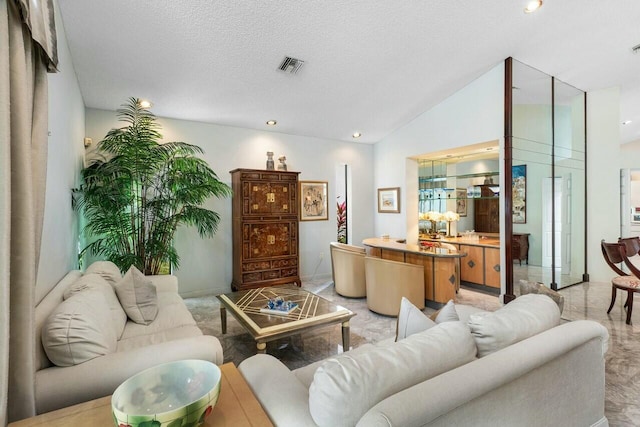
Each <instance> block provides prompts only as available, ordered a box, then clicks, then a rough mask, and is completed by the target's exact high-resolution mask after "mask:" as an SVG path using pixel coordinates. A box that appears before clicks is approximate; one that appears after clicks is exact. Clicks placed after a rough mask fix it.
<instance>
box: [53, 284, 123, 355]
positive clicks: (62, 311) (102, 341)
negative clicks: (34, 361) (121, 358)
mask: <svg viewBox="0 0 640 427" xmlns="http://www.w3.org/2000/svg"><path fill="white" fill-rule="evenodd" d="M41 338H42V346H43V347H44V351H45V352H46V353H47V357H48V358H49V360H51V362H52V363H53V364H54V365H57V366H73V365H77V364H78V363H82V362H86V361H87V360H91V359H94V358H96V357H98V356H103V355H105V354H109V353H113V352H114V351H115V350H116V344H117V337H116V335H115V332H114V330H113V328H112V327H111V310H110V309H109V306H108V305H107V303H106V301H105V299H104V293H103V292H100V291H98V290H87V291H85V292H79V293H77V294H75V295H73V296H71V297H70V298H69V299H67V300H65V301H63V302H62V303H60V305H58V307H56V308H55V310H53V312H52V313H51V314H50V315H49V317H48V318H47V320H46V321H45V323H44V325H43V327H42V336H41Z"/></svg>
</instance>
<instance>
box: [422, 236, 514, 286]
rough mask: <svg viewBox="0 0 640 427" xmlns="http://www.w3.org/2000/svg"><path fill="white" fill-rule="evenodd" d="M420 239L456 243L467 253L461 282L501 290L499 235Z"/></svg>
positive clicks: (456, 245)
mask: <svg viewBox="0 0 640 427" xmlns="http://www.w3.org/2000/svg"><path fill="white" fill-rule="evenodd" d="M420 240H421V241H427V242H443V243H449V244H451V245H454V246H455V247H456V248H457V249H458V250H459V251H460V252H464V253H466V254H467V257H466V258H465V259H464V260H463V261H462V263H461V269H460V281H461V283H462V284H463V285H465V286H469V287H472V288H477V289H481V290H484V291H488V292H491V293H499V292H500V270H501V266H500V237H499V236H498V235H492V236H476V237H474V238H470V237H445V238H439V239H431V238H428V237H426V236H424V238H420Z"/></svg>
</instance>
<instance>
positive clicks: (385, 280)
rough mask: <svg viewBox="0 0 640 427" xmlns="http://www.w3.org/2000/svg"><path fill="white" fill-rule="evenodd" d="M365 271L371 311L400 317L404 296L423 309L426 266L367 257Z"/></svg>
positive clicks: (368, 304)
mask: <svg viewBox="0 0 640 427" xmlns="http://www.w3.org/2000/svg"><path fill="white" fill-rule="evenodd" d="M364 270H365V277H366V282H367V306H368V307H369V310H371V311H374V312H376V313H379V314H384V315H387V316H397V315H398V312H399V311H400V300H402V297H405V298H407V299H408V300H409V301H411V303H412V304H413V305H415V306H416V307H418V308H420V309H423V308H424V267H423V266H421V265H415V264H407V263H404V262H396V261H389V260H386V259H381V258H374V257H365V259H364Z"/></svg>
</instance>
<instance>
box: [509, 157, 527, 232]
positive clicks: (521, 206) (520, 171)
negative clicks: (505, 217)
mask: <svg viewBox="0 0 640 427" xmlns="http://www.w3.org/2000/svg"><path fill="white" fill-rule="evenodd" d="M511 179H512V181H511V182H512V193H511V197H512V202H511V205H512V214H513V223H514V224H526V223H527V165H517V166H512V167H511Z"/></svg>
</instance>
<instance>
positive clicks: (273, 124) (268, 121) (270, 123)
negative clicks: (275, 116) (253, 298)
mask: <svg viewBox="0 0 640 427" xmlns="http://www.w3.org/2000/svg"><path fill="white" fill-rule="evenodd" d="M277 123H278V122H276V121H275V120H267V124H268V125H269V126H275V125H276V124H277Z"/></svg>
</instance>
